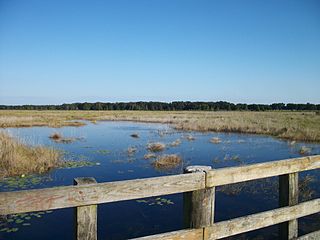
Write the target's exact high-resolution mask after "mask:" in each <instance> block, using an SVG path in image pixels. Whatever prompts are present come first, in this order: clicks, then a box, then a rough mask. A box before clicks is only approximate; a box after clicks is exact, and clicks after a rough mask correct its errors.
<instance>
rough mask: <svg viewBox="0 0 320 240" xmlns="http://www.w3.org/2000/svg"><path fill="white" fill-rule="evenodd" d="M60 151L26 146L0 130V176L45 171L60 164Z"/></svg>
mask: <svg viewBox="0 0 320 240" xmlns="http://www.w3.org/2000/svg"><path fill="white" fill-rule="evenodd" d="M61 158H62V153H61V152H60V151H58V150H55V149H53V148H48V147H43V146H28V145H26V144H24V143H23V142H22V141H21V140H19V139H16V138H13V137H12V136H10V135H9V134H8V133H5V132H0V177H1V178H3V177H9V176H17V175H25V174H30V173H45V172H47V171H49V170H50V169H52V168H55V167H57V166H59V165H60V163H61Z"/></svg>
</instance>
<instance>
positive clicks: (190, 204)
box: [183, 166, 215, 228]
mask: <svg viewBox="0 0 320 240" xmlns="http://www.w3.org/2000/svg"><path fill="white" fill-rule="evenodd" d="M210 170H211V167H210V166H189V167H186V168H185V169H184V173H185V174H190V173H195V172H204V173H206V172H208V171H210ZM214 195H215V188H214V187H212V188H205V189H201V190H196V191H192V192H187V193H184V194H183V209H184V210H183V211H184V212H183V215H184V225H185V227H186V228H201V227H207V226H210V225H211V224H212V223H213V218H214V213H213V212H214V200H215V196H214Z"/></svg>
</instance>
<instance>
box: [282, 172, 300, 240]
mask: <svg viewBox="0 0 320 240" xmlns="http://www.w3.org/2000/svg"><path fill="white" fill-rule="evenodd" d="M298 180H299V173H291V174H285V175H280V176H279V205H280V207H285V206H293V205H296V204H298V203H299V186H298V182H299V181H298ZM279 237H280V239H281V240H292V239H296V238H297V237H298V220H297V219H294V220H291V221H288V222H285V223H282V224H280V226H279Z"/></svg>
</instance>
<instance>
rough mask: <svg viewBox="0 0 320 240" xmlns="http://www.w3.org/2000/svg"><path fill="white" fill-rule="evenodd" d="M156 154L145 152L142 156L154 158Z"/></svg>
mask: <svg viewBox="0 0 320 240" xmlns="http://www.w3.org/2000/svg"><path fill="white" fill-rule="evenodd" d="M156 157H157V155H155V154H154V153H147V154H145V155H144V156H143V158H144V159H146V160H147V159H152V158H156Z"/></svg>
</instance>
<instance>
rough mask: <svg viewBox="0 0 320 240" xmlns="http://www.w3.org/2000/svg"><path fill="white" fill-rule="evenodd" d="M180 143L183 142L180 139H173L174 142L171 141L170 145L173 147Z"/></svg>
mask: <svg viewBox="0 0 320 240" xmlns="http://www.w3.org/2000/svg"><path fill="white" fill-rule="evenodd" d="M180 144H181V141H180V139H177V140H175V141H173V142H172V143H170V146H171V147H177V146H179V145H180Z"/></svg>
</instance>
